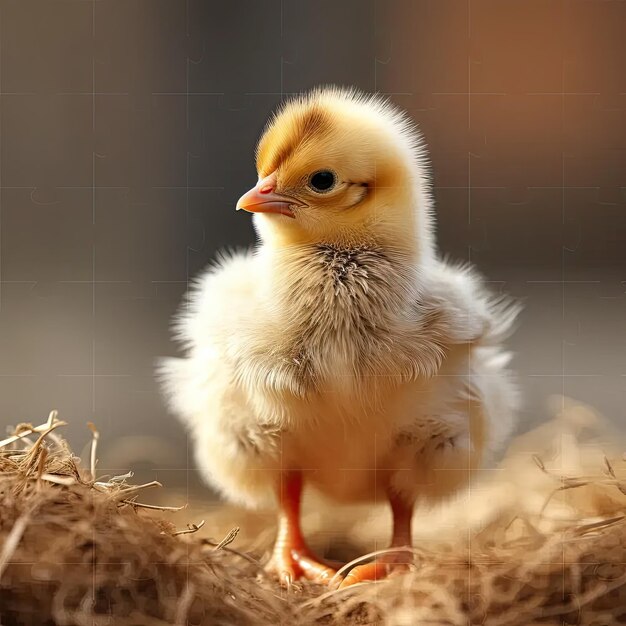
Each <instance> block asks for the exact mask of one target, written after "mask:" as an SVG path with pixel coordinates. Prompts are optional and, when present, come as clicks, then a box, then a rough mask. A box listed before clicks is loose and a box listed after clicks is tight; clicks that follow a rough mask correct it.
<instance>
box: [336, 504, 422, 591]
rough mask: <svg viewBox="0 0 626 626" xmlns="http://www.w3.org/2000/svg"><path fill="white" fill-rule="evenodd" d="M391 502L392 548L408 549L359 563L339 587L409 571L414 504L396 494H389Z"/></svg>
mask: <svg viewBox="0 0 626 626" xmlns="http://www.w3.org/2000/svg"><path fill="white" fill-rule="evenodd" d="M389 504H391V512H392V514H393V535H392V539H391V547H392V548H401V547H405V546H406V547H407V550H406V551H397V552H390V553H389V554H384V555H382V556H380V557H378V558H377V559H376V560H375V561H374V562H372V563H367V564H365V565H357V566H356V567H354V568H352V569H351V570H350V572H349V574H348V575H347V576H346V577H345V578H344V579H343V581H342V582H341V583H340V585H339V588H340V589H342V588H344V587H349V586H350V585H354V584H356V583H360V582H364V581H368V580H374V581H375V580H380V579H381V578H386V577H387V576H390V575H393V574H398V573H402V572H405V571H408V569H409V566H410V564H411V563H412V555H411V552H410V551H409V550H410V546H411V518H412V515H413V505H412V504H407V503H406V501H405V500H403V499H402V498H400V497H399V496H397V495H395V494H391V493H390V494H389Z"/></svg>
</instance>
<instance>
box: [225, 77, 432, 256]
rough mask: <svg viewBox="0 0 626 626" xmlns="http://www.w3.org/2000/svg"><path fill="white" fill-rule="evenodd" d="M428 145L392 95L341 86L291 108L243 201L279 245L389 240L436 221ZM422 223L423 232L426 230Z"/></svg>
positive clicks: (264, 147)
mask: <svg viewBox="0 0 626 626" xmlns="http://www.w3.org/2000/svg"><path fill="white" fill-rule="evenodd" d="M424 161H425V154H424V150H423V148H422V145H421V140H420V137H419V134H418V133H417V130H416V129H415V127H414V126H413V125H412V123H411V122H410V121H409V120H408V118H407V117H406V116H405V115H404V114H402V113H401V112H399V111H398V110H397V109H395V108H394V107H393V106H391V105H390V104H389V103H388V102H387V101H385V100H383V99H381V98H378V97H375V96H365V95H363V94H360V93H358V92H354V91H345V90H339V89H335V88H330V89H323V90H316V91H313V92H311V93H309V94H307V95H305V96H301V97H299V98H296V99H294V100H292V101H290V102H288V103H287V104H286V105H284V106H283V107H282V109H281V110H280V111H279V112H278V113H277V114H276V115H275V116H274V118H273V119H272V120H271V121H270V123H269V124H268V126H267V128H266V130H265V132H264V133H263V136H262V137H261V140H260V142H259V145H258V148H257V160H256V165H257V172H258V176H259V181H258V183H257V185H256V186H255V187H254V188H253V189H251V190H250V191H249V192H247V193H246V194H244V195H243V196H242V197H241V198H240V200H239V202H238V203H237V209H245V210H247V211H251V212H254V213H255V226H256V228H257V231H258V232H259V234H260V236H261V238H262V239H263V240H265V241H269V242H273V243H276V244H279V245H289V244H301V243H331V244H349V245H354V244H358V243H364V242H370V241H381V240H390V241H392V242H393V243H394V245H398V246H400V245H401V244H402V242H403V241H404V242H405V243H406V245H408V246H413V247H414V246H415V245H416V241H417V240H418V239H419V238H420V236H421V237H422V238H423V237H424V235H425V233H426V231H428V230H429V205H430V202H429V195H428V183H427V178H426V173H425V163H424ZM419 231H421V232H419Z"/></svg>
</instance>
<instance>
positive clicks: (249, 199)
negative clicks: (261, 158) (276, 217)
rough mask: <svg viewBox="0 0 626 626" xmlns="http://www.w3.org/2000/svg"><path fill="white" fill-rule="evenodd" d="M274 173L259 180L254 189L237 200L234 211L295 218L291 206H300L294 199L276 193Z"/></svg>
mask: <svg viewBox="0 0 626 626" xmlns="http://www.w3.org/2000/svg"><path fill="white" fill-rule="evenodd" d="M275 189H276V172H274V173H273V174H270V175H269V176H266V177H265V178H261V179H260V180H259V182H258V183H257V184H256V186H255V187H253V188H252V189H250V191H247V192H246V193H244V194H243V196H241V198H239V201H238V202H237V207H236V210H237V211H239V210H240V209H243V210H244V211H250V212H251V213H278V214H280V215H286V216H287V217H295V215H294V213H293V211H292V210H291V206H293V205H298V204H300V203H299V202H298V201H297V200H296V199H295V198H291V197H289V196H285V195H281V194H278V193H276V192H275V191H274V190H275Z"/></svg>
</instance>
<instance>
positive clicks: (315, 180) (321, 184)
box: [309, 170, 337, 192]
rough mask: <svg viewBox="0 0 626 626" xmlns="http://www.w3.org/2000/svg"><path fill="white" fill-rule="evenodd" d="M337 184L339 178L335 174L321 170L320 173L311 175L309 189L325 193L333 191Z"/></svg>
mask: <svg viewBox="0 0 626 626" xmlns="http://www.w3.org/2000/svg"><path fill="white" fill-rule="evenodd" d="M336 182H337V178H336V177H335V173H334V172H331V171H330V170H320V171H319V172H315V173H314V174H311V178H309V187H311V189H313V191H318V192H324V191H329V190H330V189H332V188H333V187H334V186H335V183H336Z"/></svg>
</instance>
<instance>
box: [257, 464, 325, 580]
mask: <svg viewBox="0 0 626 626" xmlns="http://www.w3.org/2000/svg"><path fill="white" fill-rule="evenodd" d="M301 495H302V474H300V472H287V473H285V475H284V476H283V478H282V480H281V486H280V503H279V506H280V511H279V514H278V534H277V536H276V543H275V544H274V551H273V553H272V557H271V559H270V561H269V563H268V564H267V565H266V566H265V569H266V570H267V571H268V572H271V573H273V574H276V575H277V576H278V578H279V580H280V582H281V583H282V584H283V585H286V586H290V585H291V583H292V582H293V581H294V580H297V579H299V578H306V579H308V580H313V581H316V582H322V583H327V582H328V581H329V580H330V579H331V578H332V577H333V576H334V574H335V571H334V570H333V569H332V568H330V567H328V566H327V565H325V564H324V563H322V562H320V561H319V560H318V559H317V558H316V557H315V556H314V555H313V553H312V552H311V550H310V549H309V547H308V546H307V545H306V542H305V540H304V537H303V535H302V529H301V527H300V500H301Z"/></svg>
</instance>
